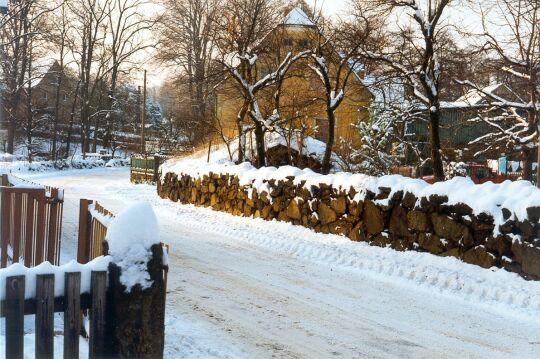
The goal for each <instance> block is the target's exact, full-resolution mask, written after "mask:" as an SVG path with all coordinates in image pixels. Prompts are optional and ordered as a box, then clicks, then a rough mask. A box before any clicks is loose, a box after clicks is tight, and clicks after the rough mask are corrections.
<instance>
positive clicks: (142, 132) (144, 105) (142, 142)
mask: <svg viewBox="0 0 540 359" xmlns="http://www.w3.org/2000/svg"><path fill="white" fill-rule="evenodd" d="M145 123H146V70H144V83H143V103H142V111H141V153H142V154H145V153H146V143H145V141H144V126H145Z"/></svg>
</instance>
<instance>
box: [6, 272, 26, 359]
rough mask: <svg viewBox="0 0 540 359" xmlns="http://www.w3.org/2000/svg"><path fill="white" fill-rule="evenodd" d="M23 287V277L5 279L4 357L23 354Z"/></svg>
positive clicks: (19, 356)
mask: <svg viewBox="0 0 540 359" xmlns="http://www.w3.org/2000/svg"><path fill="white" fill-rule="evenodd" d="M24 287H25V277H24V276H16V277H8V278H7V279H6V300H5V311H6V358H10V359H11V358H13V359H18V358H22V357H23V356H24Z"/></svg>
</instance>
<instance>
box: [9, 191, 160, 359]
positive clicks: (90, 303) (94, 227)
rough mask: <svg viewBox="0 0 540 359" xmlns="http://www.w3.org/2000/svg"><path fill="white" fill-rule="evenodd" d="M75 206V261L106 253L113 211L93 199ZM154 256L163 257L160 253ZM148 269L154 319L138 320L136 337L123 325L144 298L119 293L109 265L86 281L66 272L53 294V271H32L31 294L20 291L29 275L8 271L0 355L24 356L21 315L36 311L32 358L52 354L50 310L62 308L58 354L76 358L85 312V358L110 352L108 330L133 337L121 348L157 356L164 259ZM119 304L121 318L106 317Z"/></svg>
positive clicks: (135, 313)
mask: <svg viewBox="0 0 540 359" xmlns="http://www.w3.org/2000/svg"><path fill="white" fill-rule="evenodd" d="M80 209H81V213H80V216H79V219H80V223H79V225H80V228H79V248H78V254H77V257H78V261H79V262H80V263H82V264H84V263H87V262H89V261H91V260H93V259H95V258H96V257H99V256H101V255H106V254H107V251H108V245H107V242H106V239H105V238H106V233H107V226H108V224H109V223H108V222H109V221H110V220H112V218H113V217H114V215H113V214H112V213H111V212H110V211H108V210H107V209H105V208H104V207H103V206H101V205H100V204H99V203H98V202H94V201H91V200H87V199H82V200H81V202H80ZM162 247H163V249H167V252H168V246H165V245H162ZM153 253H154V252H153ZM157 258H161V260H162V261H163V258H162V257H157ZM149 268H150V267H149ZM153 268H154V269H153V272H152V273H154V277H153V278H154V285H155V286H153V289H151V291H152V292H151V293H150V294H148V293H147V294H146V298H147V299H148V298H150V297H151V298H153V299H152V301H151V302H150V303H151V304H150V308H151V310H152V313H153V316H154V319H153V320H152V321H150V322H148V323H147V322H144V323H141V326H144V328H145V329H144V331H143V332H144V333H145V334H144V335H142V334H141V337H139V338H132V337H130V336H132V335H133V333H132V332H131V331H129V330H127V329H126V328H127V327H126V326H129V325H131V323H132V322H130V321H129V320H130V319H131V320H133V318H142V317H140V316H141V311H142V307H141V306H142V305H143V303H146V302H145V301H144V300H143V299H141V296H140V292H139V294H137V295H135V296H133V297H131V296H130V294H118V293H124V288H122V287H121V284H120V280H119V277H115V276H118V275H119V274H118V273H116V274H115V272H114V270H113V271H92V272H91V278H90V283H82V274H81V273H80V272H71V273H65V276H64V283H63V288H64V293H63V295H62V296H56V297H55V289H54V288H55V285H56V286H58V285H59V284H58V283H56V284H55V275H54V274H43V275H37V276H36V288H35V296H33V297H32V298H28V295H27V293H25V287H26V281H27V280H28V279H27V277H26V276H25V275H20V276H8V277H7V278H6V281H5V287H4V288H1V290H5V294H4V299H2V301H0V318H5V333H6V347H5V357H6V358H23V357H24V355H25V354H24V348H25V346H24V316H25V315H35V357H36V358H53V357H54V352H55V348H54V336H55V334H54V313H64V331H63V332H64V346H63V348H62V350H63V357H64V358H78V357H79V340H80V334H81V324H82V316H81V313H82V312H85V313H86V311H87V314H88V318H89V324H90V330H89V332H88V333H87V334H88V337H89V343H88V345H89V357H90V358H104V357H111V355H110V351H111V350H113V349H111V343H110V340H111V339H110V338H109V336H110V335H113V336H114V337H115V338H117V337H122V336H123V337H124V339H123V341H122V343H123V344H125V343H129V342H130V341H132V342H133V344H132V345H131V347H130V349H126V350H143V351H144V350H150V351H151V353H152V354H151V355H150V357H156V358H160V357H162V356H163V343H164V318H165V300H166V281H167V271H168V268H167V267H166V266H164V265H163V262H162V266H158V267H153ZM156 268H157V269H156ZM109 270H110V267H109ZM149 270H150V269H149ZM27 275H28V274H27ZM151 275H152V274H151ZM85 287H87V288H90V292H89V293H82V294H81V293H80V292H81V288H85ZM122 296H123V297H122ZM25 298H26V299H25ZM144 305H148V304H144ZM126 306H127V307H126ZM118 308H129V309H128V310H127V311H124V312H123V314H124V315H125V317H126V318H124V315H121V316H115V315H114V314H113V315H112V316H109V314H107V315H108V316H107V317H106V313H117V312H118ZM147 310H148V308H147ZM85 315H86V314H85ZM149 328H150V329H149ZM139 329H140V328H139ZM126 336H128V337H127V338H126ZM143 339H144V341H145V343H148V342H149V341H152V342H153V343H154V345H153V346H140V347H139V346H138V344H137V343H139V342H140V341H141V340H143ZM156 343H157V344H156ZM160 343H161V344H160ZM113 345H116V344H113ZM134 348H135V349H134ZM124 349H125V348H124ZM58 350H59V349H57V354H58ZM114 350H116V353H120V354H121V353H122V350H123V347H115V349H114ZM120 354H118V355H120ZM0 356H1V354H0ZM142 356H143V357H144V356H145V355H142Z"/></svg>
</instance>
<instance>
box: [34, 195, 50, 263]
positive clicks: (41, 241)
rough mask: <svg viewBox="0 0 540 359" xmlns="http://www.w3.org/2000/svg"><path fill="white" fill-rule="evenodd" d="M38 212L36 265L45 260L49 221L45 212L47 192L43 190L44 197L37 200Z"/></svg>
mask: <svg viewBox="0 0 540 359" xmlns="http://www.w3.org/2000/svg"><path fill="white" fill-rule="evenodd" d="M36 200H37V205H38V210H37V229H36V237H35V238H36V242H35V248H36V255H35V257H34V265H38V264H41V263H42V262H43V261H44V260H45V256H44V255H43V251H44V245H45V232H46V229H47V227H46V226H47V221H46V217H45V214H46V213H45V212H46V210H47V204H46V203H45V190H43V195H42V196H39V197H37V198H36Z"/></svg>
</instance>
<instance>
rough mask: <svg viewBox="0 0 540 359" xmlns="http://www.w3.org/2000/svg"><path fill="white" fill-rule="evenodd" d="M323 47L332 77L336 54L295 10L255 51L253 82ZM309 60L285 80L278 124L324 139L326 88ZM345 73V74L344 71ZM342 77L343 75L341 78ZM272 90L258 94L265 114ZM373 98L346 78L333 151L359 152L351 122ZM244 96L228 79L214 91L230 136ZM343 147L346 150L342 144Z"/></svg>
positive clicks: (355, 78) (354, 77)
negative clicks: (351, 149) (349, 148)
mask: <svg viewBox="0 0 540 359" xmlns="http://www.w3.org/2000/svg"><path fill="white" fill-rule="evenodd" d="M320 43H324V45H323V50H322V51H323V53H324V56H325V58H326V59H329V68H330V74H331V76H333V78H334V79H335V77H336V76H337V68H338V66H339V62H340V60H341V59H340V58H339V55H338V54H337V53H336V52H335V50H334V49H333V48H332V46H331V44H328V43H326V40H325V39H324V38H322V36H321V34H320V31H319V30H318V28H317V27H316V26H315V24H314V23H313V22H312V21H311V20H310V19H309V18H308V17H307V15H306V14H305V13H304V12H303V11H302V10H301V9H299V8H295V9H293V10H292V11H291V13H290V14H289V15H287V16H286V17H285V20H284V21H283V23H282V24H280V25H279V26H277V27H276V28H275V29H274V30H273V31H272V32H271V33H270V34H268V35H267V36H266V37H265V39H264V40H263V41H262V43H261V44H260V45H259V46H258V48H259V50H258V51H256V53H257V56H258V59H257V64H256V73H257V78H263V77H264V76H266V75H267V74H269V73H271V72H273V71H275V70H276V68H277V67H278V65H279V64H280V63H281V61H283V59H284V58H285V56H286V55H287V54H288V53H289V52H291V53H292V54H293V55H294V54H297V53H299V52H301V51H304V50H307V49H314V48H317V47H318V46H319V44H320ZM311 61H313V60H312V59H310V58H305V59H301V60H299V61H298V62H296V63H295V64H293V65H292V66H291V68H290V70H289V72H288V73H287V76H286V78H285V79H284V81H283V85H282V90H281V94H280V100H279V111H280V115H281V118H282V119H283V122H282V123H281V126H282V127H284V128H287V129H291V130H293V129H294V130H299V131H302V132H303V134H304V135H306V136H310V137H314V138H317V139H320V140H321V141H326V139H327V134H328V120H327V114H326V102H325V101H326V98H325V92H324V87H323V85H322V83H321V80H320V79H319V77H318V75H317V74H316V73H315V71H313V69H312V68H311V67H310V64H311ZM343 72H347V71H343ZM343 76H345V75H343ZM274 93H275V89H274V88H269V89H267V90H266V92H262V93H260V94H259V101H260V105H261V110H262V111H263V113H266V114H271V113H272V111H273V109H274V108H275V99H274ZM372 97H373V96H372V94H371V92H370V91H369V90H368V88H367V87H366V86H365V85H364V84H363V82H362V79H361V78H360V74H358V73H356V72H353V73H352V74H351V76H350V79H349V82H348V86H347V88H346V91H345V97H344V100H343V102H342V103H341V105H340V106H339V108H338V109H337V111H336V128H335V130H336V131H335V134H336V136H335V144H336V145H335V150H336V151H337V152H339V151H340V144H343V143H347V144H350V145H351V146H353V147H355V148H358V147H359V146H360V145H361V139H360V136H359V133H358V131H357V130H356V129H355V127H354V124H356V123H358V122H359V121H365V120H367V119H368V117H369V107H370V105H371V102H372ZM243 101H244V98H243V96H242V92H241V90H240V88H239V87H238V85H237V84H236V83H235V81H234V80H232V79H227V80H225V81H224V82H223V83H222V84H221V85H220V86H219V88H218V89H217V94H216V104H215V111H216V116H217V121H218V122H219V126H220V127H221V128H222V130H223V133H224V134H225V135H226V136H227V137H228V138H234V137H236V136H238V124H237V117H238V113H239V111H240V109H241V107H242V105H243ZM246 121H249V120H246ZM343 147H346V146H343Z"/></svg>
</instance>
